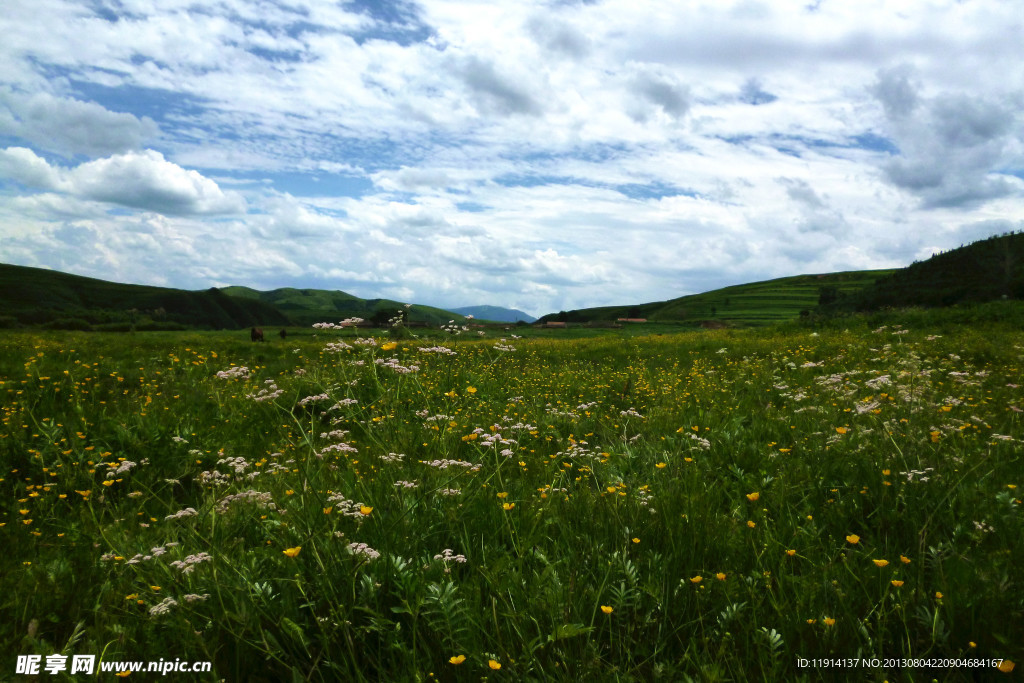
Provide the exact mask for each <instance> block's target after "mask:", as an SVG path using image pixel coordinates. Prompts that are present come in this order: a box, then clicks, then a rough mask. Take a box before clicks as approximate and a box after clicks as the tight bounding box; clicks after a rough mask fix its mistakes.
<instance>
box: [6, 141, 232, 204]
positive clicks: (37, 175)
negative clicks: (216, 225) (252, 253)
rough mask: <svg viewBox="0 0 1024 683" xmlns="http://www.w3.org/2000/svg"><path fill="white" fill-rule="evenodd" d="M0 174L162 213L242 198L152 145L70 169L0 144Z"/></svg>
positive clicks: (108, 201)
mask: <svg viewBox="0 0 1024 683" xmlns="http://www.w3.org/2000/svg"><path fill="white" fill-rule="evenodd" d="M0 176H6V177H8V178H11V179H12V180H16V181H18V182H20V183H22V184H24V185H27V186H30V187H36V188H40V189H43V190H51V191H56V192H61V193H66V194H69V195H72V196H74V197H78V198H81V199H88V200H93V201H99V202H107V203H110V204H118V205H120V206H127V207H131V208H136V209H143V210H146V211H155V212H157V213H165V214H181V215H187V214H197V215H199V214H206V215H216V214H226V213H241V212H244V211H245V200H244V199H243V198H242V197H241V195H238V194H236V193H233V192H227V193H225V192H224V191H222V190H221V189H220V187H218V185H217V183H215V182H213V181H212V180H210V179H209V178H206V177H204V176H203V175H202V174H200V173H198V172H196V171H192V170H186V169H184V168H182V167H180V166H178V165H177V164H174V163H171V162H169V161H167V160H166V159H164V157H163V155H162V154H160V153H159V152H156V151H153V150H146V151H144V152H130V153H127V154H117V155H114V156H111V157H107V158H104V159H97V160H95V161H89V162H85V163H83V164H80V165H78V166H76V167H75V168H72V169H63V168H59V167H54V166H51V165H50V164H49V163H47V162H46V160H45V159H42V158H40V157H39V156H37V155H36V154H35V153H34V152H32V150H29V149H26V148H24V147H13V148H8V149H5V150H0Z"/></svg>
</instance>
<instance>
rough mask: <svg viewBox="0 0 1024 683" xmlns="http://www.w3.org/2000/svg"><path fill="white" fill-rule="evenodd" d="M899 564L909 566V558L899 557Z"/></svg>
mask: <svg viewBox="0 0 1024 683" xmlns="http://www.w3.org/2000/svg"><path fill="white" fill-rule="evenodd" d="M900 562H902V563H903V564H910V558H909V557H907V556H906V555H900Z"/></svg>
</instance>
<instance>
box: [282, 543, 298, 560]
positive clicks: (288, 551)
mask: <svg viewBox="0 0 1024 683" xmlns="http://www.w3.org/2000/svg"><path fill="white" fill-rule="evenodd" d="M281 552H283V553H284V554H285V555H287V556H288V557H297V556H298V554H299V553H300V552H302V546H301V545H297V546H295V547H294V548H287V549H285V550H282V551H281Z"/></svg>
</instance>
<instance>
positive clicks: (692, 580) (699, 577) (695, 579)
mask: <svg viewBox="0 0 1024 683" xmlns="http://www.w3.org/2000/svg"><path fill="white" fill-rule="evenodd" d="M703 580H704V577H703V576H694V577H693V578H691V579H690V583H700V582H701V581H703Z"/></svg>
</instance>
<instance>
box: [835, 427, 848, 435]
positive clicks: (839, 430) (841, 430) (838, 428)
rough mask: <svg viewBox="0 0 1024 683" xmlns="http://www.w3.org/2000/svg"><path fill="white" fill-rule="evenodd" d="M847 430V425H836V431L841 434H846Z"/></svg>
mask: <svg viewBox="0 0 1024 683" xmlns="http://www.w3.org/2000/svg"><path fill="white" fill-rule="evenodd" d="M847 431H848V430H847V429H846V427H836V432H837V433H839V434H845V433H846V432H847Z"/></svg>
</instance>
